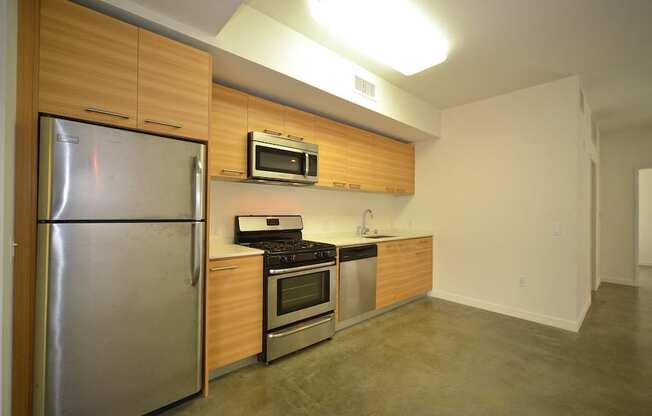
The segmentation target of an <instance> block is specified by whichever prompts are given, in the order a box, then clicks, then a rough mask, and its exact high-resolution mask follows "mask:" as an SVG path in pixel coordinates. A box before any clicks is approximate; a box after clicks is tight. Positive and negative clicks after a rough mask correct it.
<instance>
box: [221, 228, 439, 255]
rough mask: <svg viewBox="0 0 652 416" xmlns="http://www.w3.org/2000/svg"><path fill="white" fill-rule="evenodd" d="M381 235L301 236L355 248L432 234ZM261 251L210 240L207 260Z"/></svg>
mask: <svg viewBox="0 0 652 416" xmlns="http://www.w3.org/2000/svg"><path fill="white" fill-rule="evenodd" d="M378 234H381V235H390V236H391V237H383V238H364V237H360V236H359V235H355V234H352V233H331V234H309V233H305V232H304V234H303V238H304V239H306V240H312V241H319V242H321V243H329V244H333V245H336V246H338V247H349V246H357V245H360V244H373V243H382V242H384V241H396V240H409V239H411V238H424V237H432V233H430V232H427V231H424V232H419V231H387V232H378ZM263 253H264V251H263V250H258V249H257V248H250V247H245V246H241V245H239V244H232V243H225V242H223V241H218V240H211V245H210V253H209V258H210V259H211V260H220V259H228V258H233V257H246V256H257V255H261V254H263Z"/></svg>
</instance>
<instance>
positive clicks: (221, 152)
mask: <svg viewBox="0 0 652 416" xmlns="http://www.w3.org/2000/svg"><path fill="white" fill-rule="evenodd" d="M211 123H212V133H211V143H213V146H211V155H210V159H211V160H210V166H211V176H213V177H221V178H224V179H244V178H245V177H246V168H247V148H246V135H247V132H249V131H262V132H264V131H267V132H268V133H270V134H275V135H279V136H283V137H289V138H291V139H295V140H301V141H305V142H307V143H314V144H316V145H318V146H319V172H318V174H319V182H318V183H317V185H318V186H321V187H326V188H337V189H342V190H351V191H365V192H384V193H393V194H413V193H414V146H413V145H411V144H407V143H401V142H399V141H397V140H393V139H390V138H387V137H384V136H381V135H379V134H375V133H372V132H369V131H366V130H362V129H358V128H355V127H351V126H347V125H344V124H341V123H337V122H335V121H333V120H329V119H326V118H323V117H319V116H316V115H314V114H310V113H307V112H304V111H301V110H297V109H294V108H291V107H287V106H284V105H281V104H277V103H274V102H271V101H268V100H264V99H262V98H258V97H254V96H252V95H247V94H245V93H242V92H239V91H236V90H232V89H230V88H226V87H223V86H221V85H215V86H214V89H213V110H212V118H211Z"/></svg>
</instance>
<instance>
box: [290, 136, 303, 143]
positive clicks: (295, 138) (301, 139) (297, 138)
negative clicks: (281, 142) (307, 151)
mask: <svg viewBox="0 0 652 416" xmlns="http://www.w3.org/2000/svg"><path fill="white" fill-rule="evenodd" d="M288 139H290V140H294V141H297V142H302V141H303V137H299V136H295V135H293V134H288Z"/></svg>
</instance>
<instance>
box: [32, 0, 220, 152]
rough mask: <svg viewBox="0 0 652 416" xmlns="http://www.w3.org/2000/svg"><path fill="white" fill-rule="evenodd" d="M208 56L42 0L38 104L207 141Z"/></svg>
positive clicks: (56, 0) (59, 0) (64, 2)
mask: <svg viewBox="0 0 652 416" xmlns="http://www.w3.org/2000/svg"><path fill="white" fill-rule="evenodd" d="M211 77H212V65H211V56H210V55H209V54H207V53H206V52H203V51H200V50H197V49H194V48H191V47H189V46H186V45H183V44H181V43H179V42H175V41H173V40H171V39H167V38H165V37H163V36H159V35H156V34H154V33H151V32H148V31H146V30H144V29H140V28H138V27H136V26H133V25H130V24H127V23H124V22H121V21H119V20H117V19H114V18H112V17H109V16H106V15H103V14H101V13H98V12H96V11H93V10H91V9H88V8H86V7H83V6H81V5H78V4H75V3H72V2H70V1H68V0H42V1H41V29H40V50H39V111H40V112H42V113H47V114H52V115H60V116H64V117H70V118H75V119H81V120H88V121H91V122H99V123H104V124H109V125H114V126H118V127H128V128H137V129H140V130H143V131H146V132H152V133H158V134H167V135H172V136H179V137H187V138H194V139H199V140H208V128H209V108H210V102H211V96H210V89H211Z"/></svg>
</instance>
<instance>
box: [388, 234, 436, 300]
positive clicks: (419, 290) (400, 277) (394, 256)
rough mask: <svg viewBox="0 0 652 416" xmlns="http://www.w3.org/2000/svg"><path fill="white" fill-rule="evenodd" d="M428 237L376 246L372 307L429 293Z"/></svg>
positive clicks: (429, 262)
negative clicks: (373, 302) (375, 271)
mask: <svg viewBox="0 0 652 416" xmlns="http://www.w3.org/2000/svg"><path fill="white" fill-rule="evenodd" d="M432 249H433V247H432V238H431V237H428V238H418V239H410V240H400V241H389V242H384V243H379V244H378V269H377V273H376V308H377V309H379V308H383V307H385V306H389V305H391V304H393V303H396V302H400V301H402V300H406V299H409V298H411V297H414V296H417V295H420V294H423V293H426V292H428V291H430V290H432V276H433V274H432V271H433V257H432V253H433V251H432Z"/></svg>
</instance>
